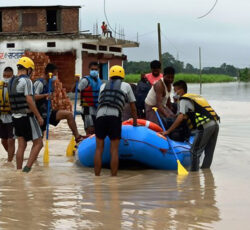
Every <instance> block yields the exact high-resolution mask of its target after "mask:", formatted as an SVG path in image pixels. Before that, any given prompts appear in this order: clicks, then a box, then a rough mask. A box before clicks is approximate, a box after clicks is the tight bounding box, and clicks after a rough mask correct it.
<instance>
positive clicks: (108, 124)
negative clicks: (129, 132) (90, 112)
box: [95, 116, 122, 140]
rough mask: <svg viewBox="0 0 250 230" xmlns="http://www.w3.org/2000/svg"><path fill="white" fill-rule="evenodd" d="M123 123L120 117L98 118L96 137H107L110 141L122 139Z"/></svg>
mask: <svg viewBox="0 0 250 230" xmlns="http://www.w3.org/2000/svg"><path fill="white" fill-rule="evenodd" d="M121 132H122V121H121V118H120V117H115V116H103V117H98V118H97V119H96V122H95V135H96V137H98V138H100V139H105V137H106V136H108V137H109V139H110V140H115V139H121Z"/></svg>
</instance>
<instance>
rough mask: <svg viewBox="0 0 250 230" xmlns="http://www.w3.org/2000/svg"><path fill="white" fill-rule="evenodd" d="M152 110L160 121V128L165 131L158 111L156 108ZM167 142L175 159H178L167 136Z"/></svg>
mask: <svg viewBox="0 0 250 230" xmlns="http://www.w3.org/2000/svg"><path fill="white" fill-rule="evenodd" d="M154 111H155V114H156V116H157V118H158V121H159V122H160V125H161V128H162V129H163V131H164V132H165V131H166V129H165V127H164V125H163V123H162V120H161V117H160V115H159V113H158V112H157V110H156V109H155V110H154ZM167 142H168V145H169V146H170V147H171V149H172V150H173V153H174V155H175V158H176V160H179V159H178V157H177V155H176V153H175V151H174V148H173V146H172V145H171V144H170V141H169V140H168V138H167Z"/></svg>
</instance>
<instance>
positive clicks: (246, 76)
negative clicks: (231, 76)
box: [239, 68, 250, 81]
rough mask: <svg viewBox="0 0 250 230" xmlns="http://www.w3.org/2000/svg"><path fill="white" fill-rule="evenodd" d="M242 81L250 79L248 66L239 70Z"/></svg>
mask: <svg viewBox="0 0 250 230" xmlns="http://www.w3.org/2000/svg"><path fill="white" fill-rule="evenodd" d="M239 79H240V81H250V72H249V69H248V68H245V69H243V70H241V71H240V72H239Z"/></svg>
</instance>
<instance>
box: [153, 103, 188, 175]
mask: <svg viewBox="0 0 250 230" xmlns="http://www.w3.org/2000/svg"><path fill="white" fill-rule="evenodd" d="M152 109H153V110H154V111H155V114H156V116H157V118H158V121H159V122H160V125H161V128H162V129H163V131H166V129H165V127H164V125H163V123H162V120H161V118H160V115H159V113H158V112H157V108H156V107H153V108H152ZM167 141H168V144H169V146H170V147H171V148H172V150H173V153H174V155H175V158H176V161H177V171H178V174H179V175H183V176H184V175H188V171H187V170H186V169H185V168H184V167H183V165H182V164H181V162H180V160H179V159H178V156H177V154H176V153H175V150H174V148H173V147H172V145H171V144H170V142H169V140H168V138H167Z"/></svg>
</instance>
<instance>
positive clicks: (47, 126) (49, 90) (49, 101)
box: [46, 77, 52, 140]
mask: <svg viewBox="0 0 250 230" xmlns="http://www.w3.org/2000/svg"><path fill="white" fill-rule="evenodd" d="M51 88H52V79H51V77H50V78H49V88H48V94H49V98H48V106H47V120H46V140H48V139H49V118H50V107H51V99H50V94H51Z"/></svg>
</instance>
